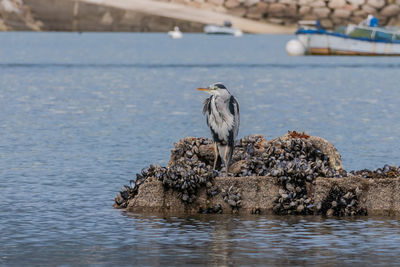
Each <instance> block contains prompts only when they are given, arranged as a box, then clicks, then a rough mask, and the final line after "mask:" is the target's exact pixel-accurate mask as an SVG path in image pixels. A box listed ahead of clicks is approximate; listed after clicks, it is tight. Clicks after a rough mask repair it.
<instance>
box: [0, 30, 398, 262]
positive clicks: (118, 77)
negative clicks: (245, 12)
mask: <svg viewBox="0 0 400 267" xmlns="http://www.w3.org/2000/svg"><path fill="white" fill-rule="evenodd" d="M291 38H292V37H291V36H261V35H260V36H255V35H249V36H244V37H243V38H233V37H226V36H225V37H223V36H215V37H214V36H204V35H185V36H184V38H183V39H182V40H171V39H169V38H168V37H167V36H166V35H165V34H86V33H85V34H69V33H0V136H1V138H0V265H4V266H8V265H23V264H25V265H40V266H45V265H51V266H53V265H118V266H123V265H150V266H165V265H184V264H193V265H195V264H201V265H205V264H210V265H239V264H240V265H274V266H276V265H293V266H295V265H313V264H315V265H317V264H318V265H320V264H321V263H327V264H331V265H343V264H344V265H350V264H351V265H354V264H356V265H357V264H364V263H375V264H381V265H382V266H387V265H389V264H396V263H398V264H400V260H399V257H398V255H399V253H400V225H399V221H398V220H397V219H396V218H374V217H366V218H364V217H362V218H352V219H348V218H347V219H324V218H320V217H273V216H249V217H237V216H190V217H184V216H181V217H163V216H160V215H154V214H153V215H152V214H127V213H125V212H123V211H120V210H115V209H113V208H112V204H113V198H114V196H115V194H116V193H117V192H118V191H119V189H120V187H121V185H122V184H124V183H127V181H129V179H132V178H133V177H134V174H135V173H136V172H138V171H140V169H141V168H143V167H145V166H147V165H148V164H150V163H152V162H157V163H159V164H163V165H164V164H166V163H167V161H168V157H169V152H170V149H171V148H172V145H173V142H175V141H177V140H178V139H179V138H182V137H185V136H209V132H208V129H207V127H206V126H205V120H204V118H203V117H202V115H201V108H202V101H203V99H204V98H205V97H206V95H204V94H202V93H201V92H198V91H195V90H194V88H196V87H199V86H206V85H209V84H210V83H212V82H216V81H221V82H223V83H224V84H225V85H227V87H228V88H229V89H230V91H231V92H232V93H233V94H234V95H235V96H236V97H237V99H238V100H239V103H240V105H241V129H240V133H239V135H240V136H241V137H242V136H246V135H249V134H254V133H261V134H264V135H265V136H266V137H267V138H268V139H270V138H274V137H277V136H280V135H283V134H285V133H286V132H287V131H288V130H298V131H306V132H307V133H309V134H312V135H318V136H322V137H324V138H326V139H328V140H329V141H331V142H332V143H333V144H335V145H336V147H337V148H338V150H339V152H340V153H341V154H342V158H343V165H344V167H345V169H346V170H352V169H361V168H377V167H381V166H383V165H384V164H386V163H387V164H395V165H400V145H399V144H400V142H399V141H400V140H399V139H400V136H399V132H400V120H399V118H400V108H399V107H398V106H399V104H398V99H400V90H399V82H400V58H375V57H288V56H286V54H285V51H284V45H285V44H286V42H287V41H288V40H289V39H291Z"/></svg>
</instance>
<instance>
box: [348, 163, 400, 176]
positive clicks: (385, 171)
mask: <svg viewBox="0 0 400 267" xmlns="http://www.w3.org/2000/svg"><path fill="white" fill-rule="evenodd" d="M350 175H357V176H361V177H363V178H395V177H400V166H399V167H395V166H390V165H387V164H385V165H384V166H383V167H382V168H378V169H376V170H373V171H371V170H368V169H363V170H359V171H351V172H350Z"/></svg>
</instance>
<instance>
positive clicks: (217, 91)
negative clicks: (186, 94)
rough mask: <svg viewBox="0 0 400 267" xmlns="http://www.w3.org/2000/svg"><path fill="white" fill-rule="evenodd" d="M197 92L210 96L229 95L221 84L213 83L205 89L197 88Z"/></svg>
mask: <svg viewBox="0 0 400 267" xmlns="http://www.w3.org/2000/svg"><path fill="white" fill-rule="evenodd" d="M197 90H200V91H205V92H207V93H209V94H211V95H216V96H217V95H224V94H229V92H228V89H226V87H225V85H223V84H222V83H220V82H218V83H213V84H211V85H210V86H209V87H207V88H197Z"/></svg>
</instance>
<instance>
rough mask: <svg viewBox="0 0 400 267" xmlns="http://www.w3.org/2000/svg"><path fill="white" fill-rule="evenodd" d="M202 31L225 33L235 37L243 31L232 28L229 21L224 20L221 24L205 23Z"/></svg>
mask: <svg viewBox="0 0 400 267" xmlns="http://www.w3.org/2000/svg"><path fill="white" fill-rule="evenodd" d="M204 32H205V33H207V34H227V35H233V36H236V37H240V36H242V35H243V32H242V31H241V30H239V29H236V28H232V24H231V22H230V21H225V22H224V25H223V26H219V25H213V24H210V25H206V26H205V27H204Z"/></svg>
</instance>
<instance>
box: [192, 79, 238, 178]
mask: <svg viewBox="0 0 400 267" xmlns="http://www.w3.org/2000/svg"><path fill="white" fill-rule="evenodd" d="M197 90H200V91H205V92H207V93H209V94H211V96H210V97H209V98H207V99H206V100H205V101H204V107H203V115H204V114H205V115H206V118H207V125H208V127H210V130H211V134H212V137H213V140H214V153H215V159H214V170H215V169H216V168H218V169H219V168H220V166H221V159H222V163H224V166H225V171H226V174H228V168H229V164H230V161H231V159H232V154H233V148H234V146H235V138H236V136H237V134H238V132H239V123H240V115H239V103H238V102H237V100H236V99H235V97H234V96H233V95H231V93H229V91H228V89H226V87H225V86H224V85H223V84H222V83H219V82H218V83H214V84H212V85H210V86H209V87H207V88H197Z"/></svg>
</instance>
